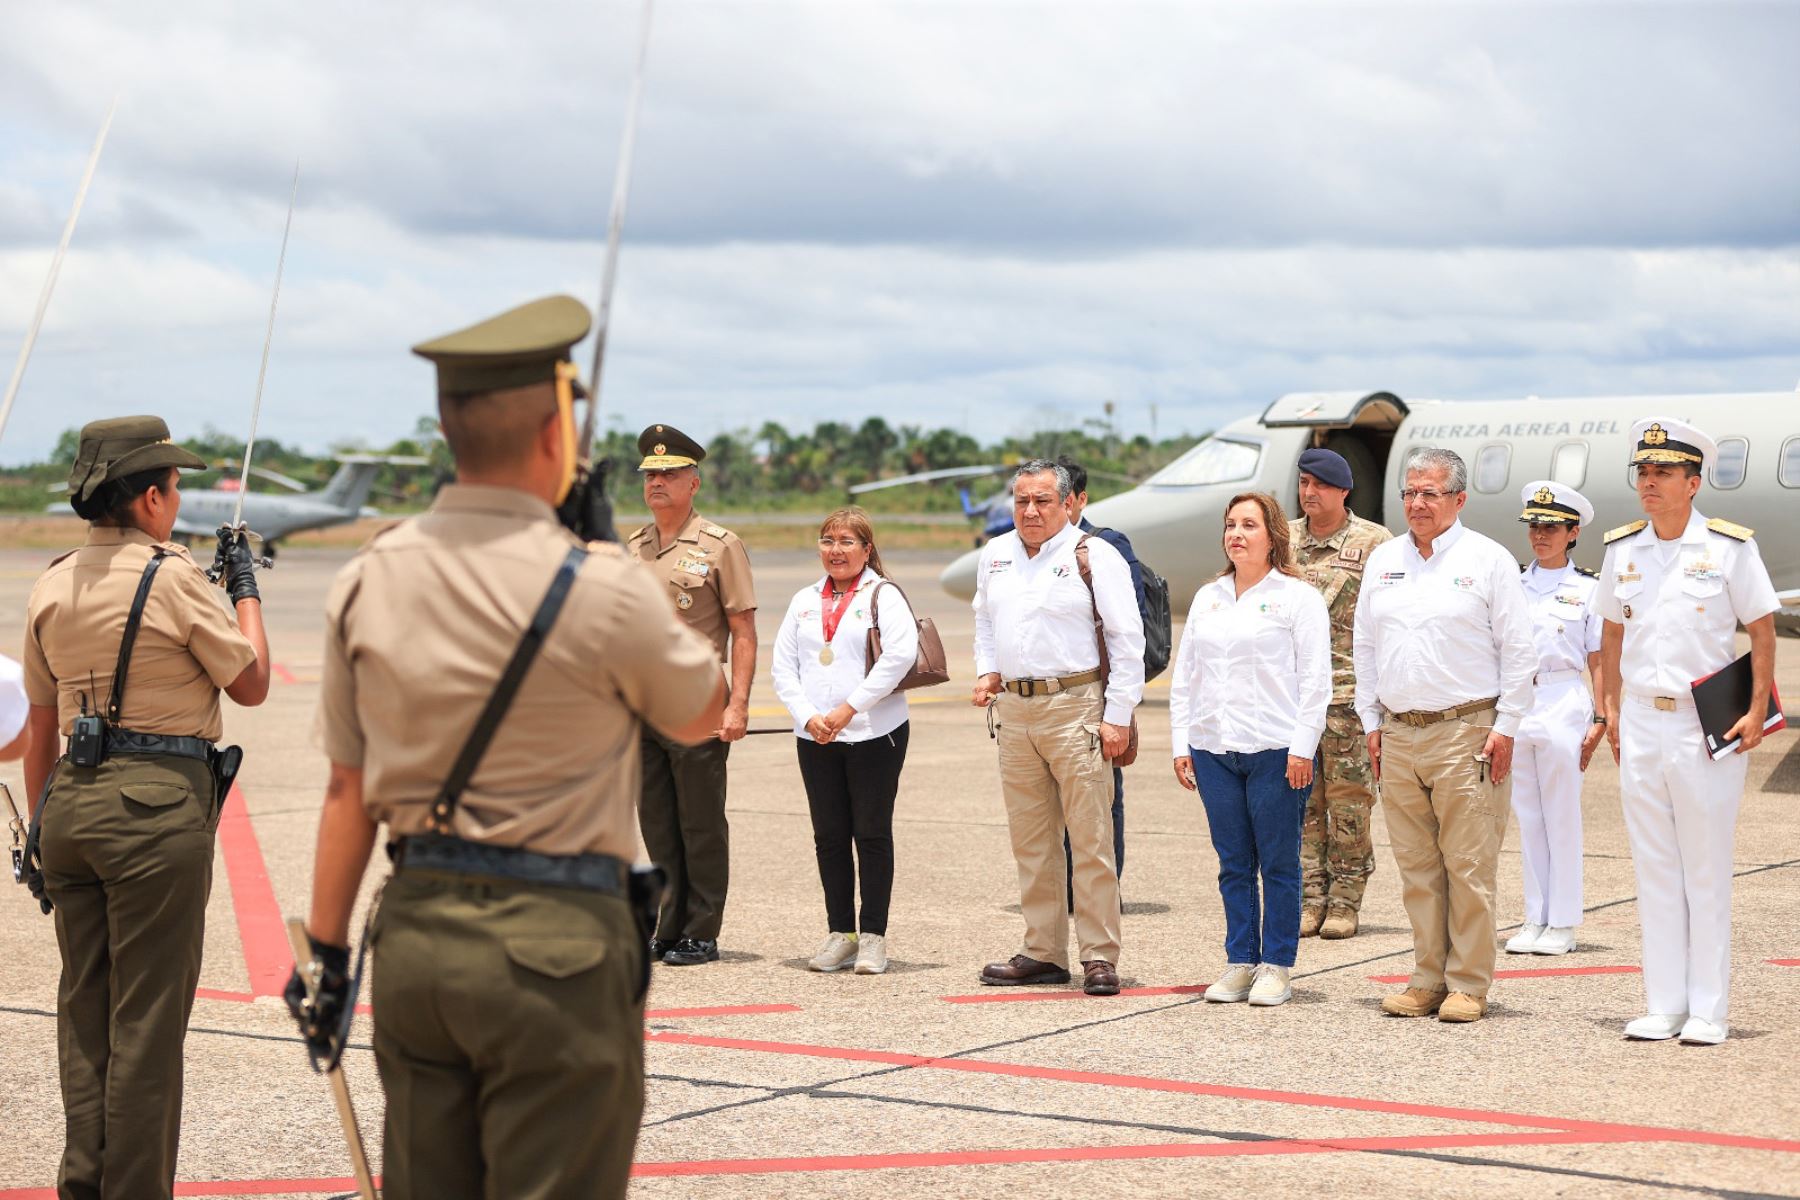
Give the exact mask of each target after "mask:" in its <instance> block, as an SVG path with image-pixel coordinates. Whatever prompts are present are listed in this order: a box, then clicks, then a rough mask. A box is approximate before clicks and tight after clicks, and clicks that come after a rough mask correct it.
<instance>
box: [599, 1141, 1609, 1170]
mask: <svg viewBox="0 0 1800 1200" xmlns="http://www.w3.org/2000/svg"><path fill="white" fill-rule="evenodd" d="M1636 1140H1638V1139H1637V1138H1635V1137H1626V1136H1617V1137H1596V1136H1594V1135H1592V1134H1586V1133H1565V1132H1553V1133H1446V1134H1433V1135H1430V1136H1423V1137H1417V1136H1415V1137H1361V1138H1307V1139H1305V1140H1301V1139H1289V1138H1278V1139H1271V1140H1269V1141H1262V1142H1158V1143H1152V1144H1150V1145H1147V1146H1054V1147H1046V1148H1043V1149H1037V1148H1030V1149H1016V1150H947V1151H925V1152H920V1153H912V1154H831V1155H822V1156H819V1157H814V1158H715V1159H703V1160H698V1161H694V1162H643V1163H638V1164H637V1165H636V1166H634V1167H633V1168H632V1169H631V1173H632V1175H633V1176H634V1177H645V1176H652V1177H654V1176H668V1175H779V1174H789V1173H794V1172H800V1171H883V1170H893V1169H896V1168H906V1167H967V1166H994V1165H1000V1164H1006V1163H1044V1162H1105V1161H1114V1162H1116V1161H1120V1160H1133V1159H1136V1160H1143V1159H1158V1158H1163V1159H1167V1158H1246V1157H1254V1156H1258V1155H1272V1154H1357V1153H1368V1152H1370V1151H1378V1150H1455V1149H1466V1148H1469V1147H1476V1146H1568V1145H1583V1144H1587V1143H1593V1142H1625V1141H1636Z"/></svg>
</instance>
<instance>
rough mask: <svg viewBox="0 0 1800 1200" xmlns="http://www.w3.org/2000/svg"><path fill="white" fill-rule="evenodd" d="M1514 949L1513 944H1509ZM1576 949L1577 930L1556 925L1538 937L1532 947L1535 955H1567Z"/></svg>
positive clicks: (1508, 946)
mask: <svg viewBox="0 0 1800 1200" xmlns="http://www.w3.org/2000/svg"><path fill="white" fill-rule="evenodd" d="M1507 948H1508V949H1509V950H1510V949H1511V948H1512V943H1511V942H1508V943H1507ZM1574 948H1575V930H1574V929H1572V928H1569V927H1567V926H1562V925H1555V926H1552V927H1550V928H1549V929H1546V930H1544V932H1543V933H1541V934H1539V935H1538V940H1537V941H1535V942H1533V943H1532V945H1531V952H1532V953H1533V954H1567V953H1568V952H1569V951H1571V950H1573V949H1574Z"/></svg>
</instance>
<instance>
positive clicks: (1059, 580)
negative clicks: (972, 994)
mask: <svg viewBox="0 0 1800 1200" xmlns="http://www.w3.org/2000/svg"><path fill="white" fill-rule="evenodd" d="M1070 494H1071V492H1070V480H1069V475H1068V472H1067V471H1065V470H1064V469H1063V468H1062V467H1059V466H1057V465H1056V464H1055V463H1052V462H1048V461H1045V460H1042V459H1034V460H1032V461H1030V462H1027V463H1025V464H1024V465H1023V466H1021V467H1020V468H1019V470H1018V473H1017V474H1016V475H1015V476H1014V477H1013V521H1014V529H1013V531H1012V532H1011V533H1007V534H1003V535H1001V536H1000V537H997V538H995V539H994V540H993V541H991V542H989V543H988V544H987V545H986V547H984V548H983V550H982V552H981V564H980V566H979V568H978V569H977V576H976V587H975V674H976V676H977V678H976V680H975V690H974V695H973V699H972V702H973V703H974V704H975V706H976V707H977V708H987V707H988V706H989V705H993V712H992V713H990V720H992V721H993V723H994V725H995V726H996V734H995V736H996V738H997V740H998V742H999V748H1000V785H1001V789H1002V791H1003V792H1004V794H1005V798H1006V820H1007V826H1008V828H1009V829H1010V831H1011V833H1012V843H1013V857H1014V859H1015V860H1017V862H1018V866H1019V892H1020V897H1019V907H1020V911H1021V913H1022V914H1023V916H1024V918H1025V946H1024V949H1023V951H1022V952H1021V953H1019V954H1016V955H1014V956H1013V957H1012V959H1011V960H1010V961H1008V962H1004V963H989V964H988V965H987V966H986V967H984V968H982V972H981V981H982V982H983V983H986V984H994V985H999V986H1004V985H1016V984H1032V983H1067V982H1068V981H1069V969H1068V962H1069V918H1068V913H1067V911H1066V909H1065V907H1064V899H1063V889H1064V865H1063V863H1064V860H1063V848H1062V841H1063V832H1064V830H1065V829H1066V830H1067V832H1068V837H1069V848H1070V853H1071V854H1072V855H1073V857H1074V864H1075V866H1074V874H1075V880H1074V886H1075V937H1076V941H1077V942H1078V944H1079V949H1080V956H1081V958H1080V961H1081V964H1082V969H1083V971H1084V973H1085V978H1084V980H1083V989H1084V990H1085V991H1086V992H1087V993H1088V994H1089V995H1090V996H1111V995H1117V994H1118V991H1119V976H1118V960H1119V880H1118V875H1117V872H1116V871H1115V870H1114V864H1113V834H1112V795H1113V790H1112V770H1111V768H1110V765H1109V764H1110V763H1111V761H1112V760H1113V759H1116V758H1118V757H1120V756H1121V755H1124V754H1126V751H1127V748H1128V746H1129V743H1130V741H1131V737H1132V727H1131V726H1132V710H1133V709H1134V708H1136V707H1137V704H1138V701H1139V700H1140V699H1142V698H1143V692H1144V625H1143V618H1142V617H1140V616H1139V615H1138V606H1137V596H1136V594H1135V592H1134V591H1133V590H1132V586H1131V570H1130V568H1129V567H1127V566H1126V564H1125V560H1124V558H1122V557H1121V556H1120V555H1119V552H1118V551H1116V550H1114V549H1113V548H1112V547H1111V546H1109V545H1107V544H1106V543H1105V542H1104V541H1102V540H1101V539H1099V538H1097V537H1084V536H1083V535H1082V533H1081V531H1080V530H1078V529H1077V528H1075V526H1073V525H1072V524H1070V522H1069V497H1070ZM1078 547H1085V550H1084V551H1083V552H1082V556H1085V557H1086V559H1087V560H1088V565H1089V568H1090V572H1091V574H1092V577H1093V584H1092V588H1091V590H1090V588H1089V585H1088V583H1087V582H1086V581H1084V580H1083V579H1082V571H1081V564H1080V561H1079V558H1080V557H1081V556H1078V555H1077V548H1078ZM1096 619H1097V620H1098V622H1099V624H1100V625H1101V626H1102V627H1103V628H1104V631H1105V633H1104V638H1102V637H1100V636H1097V635H1096V630H1095V623H1096Z"/></svg>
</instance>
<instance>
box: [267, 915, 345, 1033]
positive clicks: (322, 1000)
mask: <svg viewBox="0 0 1800 1200" xmlns="http://www.w3.org/2000/svg"><path fill="white" fill-rule="evenodd" d="M306 941H307V944H308V945H310V946H311V947H312V955H313V957H314V958H315V959H317V960H318V961H319V965H320V967H321V970H320V972H319V994H318V996H317V998H316V999H314V1001H313V1002H312V1003H311V1004H310V1005H309V1004H308V1003H307V1002H306V983H305V982H304V981H303V980H302V979H301V978H300V968H299V966H298V965H296V966H295V967H294V973H293V974H292V975H290V976H288V982H287V987H285V988H283V989H282V992H281V998H282V999H283V1000H286V1001H287V1006H288V1012H290V1013H292V1014H293V1016H294V1020H295V1021H297V1022H299V1024H300V1036H301V1037H303V1038H305V1039H306V1049H307V1051H308V1053H310V1054H311V1055H312V1056H313V1059H314V1060H315V1061H318V1060H321V1059H325V1060H335V1058H336V1055H337V1050H338V1047H336V1046H334V1045H333V1044H332V1042H333V1039H334V1038H337V1037H339V1036H340V1034H339V1027H340V1025H342V1024H343V1018H344V1005H345V1003H346V1002H347V1001H348V1000H349V999H350V948H349V947H348V946H333V945H331V944H330V943H328V942H321V941H320V940H319V939H318V938H316V937H313V936H312V935H311V934H307V936H306Z"/></svg>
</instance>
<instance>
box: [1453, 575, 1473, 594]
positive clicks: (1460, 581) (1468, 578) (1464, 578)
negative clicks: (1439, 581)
mask: <svg viewBox="0 0 1800 1200" xmlns="http://www.w3.org/2000/svg"><path fill="white" fill-rule="evenodd" d="M1450 582H1451V583H1453V584H1455V585H1456V586H1457V587H1459V588H1461V589H1462V590H1463V591H1465V592H1466V591H1468V590H1469V589H1470V588H1472V587H1474V586H1475V577H1474V576H1473V575H1457V576H1453V577H1452V578H1451V580H1450Z"/></svg>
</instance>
